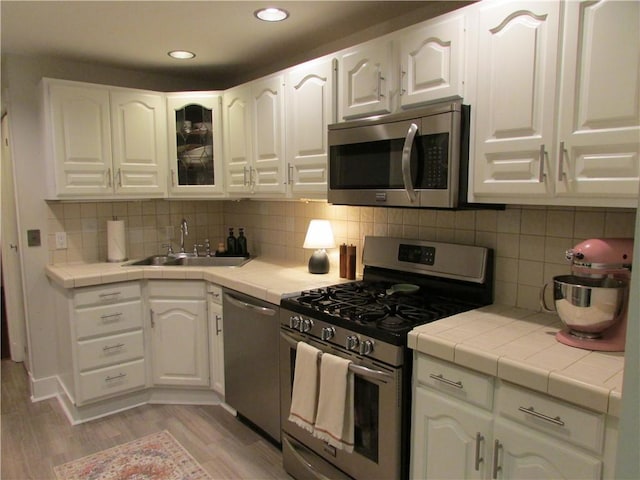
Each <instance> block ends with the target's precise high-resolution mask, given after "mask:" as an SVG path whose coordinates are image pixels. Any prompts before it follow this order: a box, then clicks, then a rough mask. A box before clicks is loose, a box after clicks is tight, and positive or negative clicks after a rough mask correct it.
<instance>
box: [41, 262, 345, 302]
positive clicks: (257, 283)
mask: <svg viewBox="0 0 640 480" xmlns="http://www.w3.org/2000/svg"><path fill="white" fill-rule="evenodd" d="M126 263H128V262H123V263H68V264H61V265H48V266H47V268H46V269H45V273H46V275H47V277H48V278H49V279H50V280H51V281H52V282H53V283H55V284H56V285H59V286H61V287H63V288H78V287H87V286H91V285H102V284H108V283H114V282H124V281H128V280H141V279H164V280H169V279H171V280H175V279H182V280H206V281H209V282H212V283H215V284H217V285H220V286H222V287H227V288H230V289H232V290H238V291H241V292H243V293H245V294H247V295H251V296H253V297H255V298H259V299H260V300H265V301H267V302H269V303H273V304H275V305H279V304H280V298H281V297H282V295H284V294H286V293H294V292H299V291H301V290H307V289H310V288H317V287H321V286H327V285H333V284H336V283H342V282H345V281H350V280H346V279H342V278H339V274H338V271H337V269H334V270H335V271H333V270H332V271H330V272H329V273H327V274H325V275H315V274H312V273H309V272H308V269H307V268H308V267H307V266H306V265H304V266H301V265H300V263H299V262H297V263H296V262H288V261H286V260H279V259H278V260H273V259H271V260H270V259H267V258H263V257H258V258H254V259H252V260H251V261H250V262H248V263H245V264H244V265H243V266H241V267H193V266H191V267H180V266H172V267H162V266H129V265H126Z"/></svg>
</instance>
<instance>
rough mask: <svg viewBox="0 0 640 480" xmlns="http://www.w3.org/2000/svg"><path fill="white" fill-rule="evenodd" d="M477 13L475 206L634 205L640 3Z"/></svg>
mask: <svg viewBox="0 0 640 480" xmlns="http://www.w3.org/2000/svg"><path fill="white" fill-rule="evenodd" d="M561 9H562V10H561ZM477 11H478V31H477V40H478V45H477V48H478V59H477V76H476V77H475V80H476V81H477V92H476V94H475V96H476V99H475V100H474V106H475V118H473V119H472V122H473V125H475V127H474V132H473V134H474V135H475V140H474V141H473V145H472V152H473V150H474V149H475V153H472V155H473V156H472V161H473V168H474V172H473V177H474V184H473V195H474V199H475V200H476V201H489V202H490V201H499V202H505V203H532V204H555V205H585V206H598V207H636V206H637V196H638V184H639V178H640V159H639V156H640V93H639V92H640V82H639V76H640V74H639V72H640V33H639V29H638V25H639V24H640V4H639V3H638V2H619V1H609V0H600V1H571V2H563V3H560V2H506V3H505V2H500V3H498V2H487V3H486V4H482V3H481V4H479V5H478V10H477ZM560 14H561V15H560ZM558 18H563V23H562V25H559V24H558ZM556 65H558V66H559V67H558V68H559V69H557V68H556ZM473 79H474V78H473V77H471V80H473ZM472 112H474V108H473V107H472ZM472 138H473V137H472Z"/></svg>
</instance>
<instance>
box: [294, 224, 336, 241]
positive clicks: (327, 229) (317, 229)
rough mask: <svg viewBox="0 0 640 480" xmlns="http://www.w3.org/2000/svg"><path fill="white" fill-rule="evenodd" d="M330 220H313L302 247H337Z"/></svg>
mask: <svg viewBox="0 0 640 480" xmlns="http://www.w3.org/2000/svg"><path fill="white" fill-rule="evenodd" d="M335 246H336V242H335V240H334V239H333V230H332V229H331V223H330V222H329V220H311V221H310V222H309V228H308V229H307V236H306V237H305V239H304V245H303V246H302V248H335Z"/></svg>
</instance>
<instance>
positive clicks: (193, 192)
mask: <svg viewBox="0 0 640 480" xmlns="http://www.w3.org/2000/svg"><path fill="white" fill-rule="evenodd" d="M167 119H168V124H167V131H168V134H169V182H170V183H169V193H170V195H171V197H188V198H193V197H210V196H216V195H220V194H222V193H224V188H223V186H224V182H223V178H222V171H223V170H222V94H221V93H219V92H188V93H174V94H168V95H167Z"/></svg>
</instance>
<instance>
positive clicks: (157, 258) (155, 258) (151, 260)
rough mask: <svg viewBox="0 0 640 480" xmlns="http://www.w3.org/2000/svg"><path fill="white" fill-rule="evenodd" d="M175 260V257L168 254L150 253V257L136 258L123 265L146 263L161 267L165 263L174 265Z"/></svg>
mask: <svg viewBox="0 0 640 480" xmlns="http://www.w3.org/2000/svg"><path fill="white" fill-rule="evenodd" d="M176 260H178V259H177V258H175V257H170V256H168V255H151V256H150V257H147V258H143V259H142V260H136V261H134V262H129V263H125V266H128V265H148V266H155V267H162V266H165V265H175V262H176Z"/></svg>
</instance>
